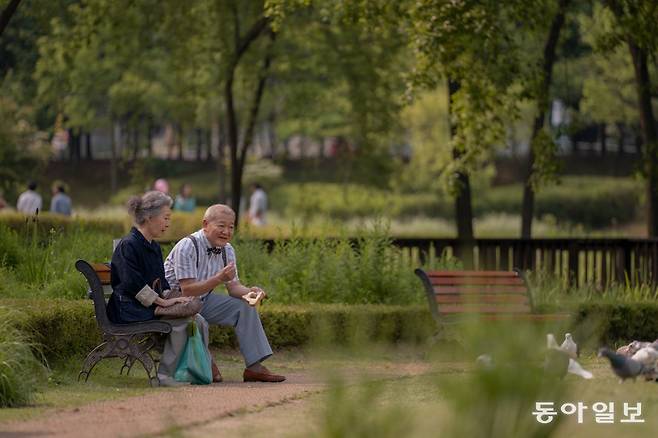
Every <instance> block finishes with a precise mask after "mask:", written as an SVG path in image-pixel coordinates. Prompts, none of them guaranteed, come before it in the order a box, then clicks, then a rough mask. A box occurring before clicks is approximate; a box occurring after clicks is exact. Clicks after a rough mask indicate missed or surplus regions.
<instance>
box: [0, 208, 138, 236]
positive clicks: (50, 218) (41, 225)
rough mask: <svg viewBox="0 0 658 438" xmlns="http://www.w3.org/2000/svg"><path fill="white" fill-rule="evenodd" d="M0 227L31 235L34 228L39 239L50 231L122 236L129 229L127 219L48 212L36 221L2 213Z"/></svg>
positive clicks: (23, 216) (33, 218)
mask: <svg viewBox="0 0 658 438" xmlns="http://www.w3.org/2000/svg"><path fill="white" fill-rule="evenodd" d="M0 225H6V226H7V227H8V228H10V229H13V230H14V231H16V232H18V233H19V234H25V233H32V232H33V229H34V227H35V226H36V227H37V231H38V235H39V236H40V237H41V238H43V237H44V236H48V235H49V234H50V230H52V229H54V230H55V231H58V232H70V231H89V232H101V233H103V234H110V235H113V236H123V235H124V234H125V232H126V230H127V229H129V228H130V223H129V221H128V219H126V220H120V219H114V218H112V219H105V218H84V217H74V218H69V217H66V216H62V215H58V214H51V213H48V212H46V213H39V216H37V217H36V220H35V216H29V217H28V216H25V215H24V214H21V213H3V214H0Z"/></svg>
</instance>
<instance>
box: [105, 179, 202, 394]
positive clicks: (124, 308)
mask: <svg viewBox="0 0 658 438" xmlns="http://www.w3.org/2000/svg"><path fill="white" fill-rule="evenodd" d="M171 205H172V199H171V198H170V197H169V196H167V195H166V194H164V193H162V192H158V191H151V192H147V193H145V194H144V195H143V196H141V197H139V196H134V197H132V198H131V199H130V200H129V201H128V212H129V213H130V215H131V216H132V218H133V222H134V226H133V227H132V228H131V230H130V233H129V234H128V235H127V236H125V237H124V238H123V239H121V241H120V242H119V244H118V245H117V247H116V248H115V250H114V254H112V265H111V270H112V272H111V278H112V295H111V296H110V300H109V302H108V306H107V316H108V318H109V319H110V321H112V322H114V323H117V324H121V323H132V322H139V321H148V320H151V319H155V308H156V306H164V307H168V306H172V305H174V304H176V303H180V302H185V301H187V300H189V299H190V298H189V297H178V298H171V299H165V298H162V297H161V296H160V295H158V292H156V291H154V290H153V288H152V287H151V286H152V285H153V284H154V283H157V282H159V283H160V284H161V285H162V288H163V289H165V290H166V289H169V284H168V283H167V279H166V278H165V274H164V268H163V263H162V250H161V249H160V245H159V244H158V243H157V242H156V241H155V240H154V239H155V238H157V237H160V236H162V235H163V234H164V232H165V231H166V230H167V228H169V220H170V216H171ZM163 295H164V296H166V294H163ZM194 318H195V320H196V322H197V326H198V327H199V329H200V331H201V335H202V337H203V340H204V343H205V345H206V348H208V324H207V323H206V321H205V319H203V317H202V316H201V315H198V314H197V315H195V317H194ZM168 322H169V323H171V326H172V331H171V334H170V335H169V336H168V337H167V340H166V342H165V347H164V352H163V353H162V357H161V358H160V365H159V367H158V379H159V380H160V385H162V386H178V385H184V384H186V383H183V382H177V381H176V380H174V378H173V375H174V373H175V371H176V365H177V364H178V360H179V358H180V355H181V353H182V352H183V349H184V348H185V343H186V342H187V325H188V323H189V322H190V319H189V318H185V319H171V320H168Z"/></svg>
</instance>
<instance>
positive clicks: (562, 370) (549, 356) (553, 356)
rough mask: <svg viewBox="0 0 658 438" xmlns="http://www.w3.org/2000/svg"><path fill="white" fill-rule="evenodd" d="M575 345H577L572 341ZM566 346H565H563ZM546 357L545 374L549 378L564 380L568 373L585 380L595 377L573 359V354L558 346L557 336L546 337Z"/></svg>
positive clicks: (569, 337)
mask: <svg viewBox="0 0 658 438" xmlns="http://www.w3.org/2000/svg"><path fill="white" fill-rule="evenodd" d="M567 336H568V339H569V340H571V335H570V334H568V333H567ZM565 341H566V339H565ZM571 342H572V343H573V345H576V343H575V342H573V340H571ZM562 345H564V344H562ZM546 348H547V351H546V357H545V359H544V373H546V374H547V375H549V376H552V377H557V378H559V379H562V378H564V376H566V375H567V373H571V374H575V375H577V376H580V377H582V378H584V379H591V378H593V377H594V376H593V375H592V373H590V372H589V371H586V370H585V369H583V367H582V366H581V365H580V364H579V363H578V362H576V361H575V360H574V359H572V358H571V354H570V352H569V351H567V350H566V349H565V348H563V347H560V346H558V344H557V341H556V340H555V336H553V334H552V333H549V334H547V335H546Z"/></svg>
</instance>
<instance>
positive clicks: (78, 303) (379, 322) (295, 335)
mask: <svg viewBox="0 0 658 438" xmlns="http://www.w3.org/2000/svg"><path fill="white" fill-rule="evenodd" d="M1 303H2V304H3V305H6V306H7V307H12V308H16V309H19V310H20V311H21V317H20V318H19V319H18V323H17V324H18V327H19V328H20V329H21V330H23V331H24V332H25V333H27V334H28V335H29V339H30V341H31V342H33V343H36V344H39V345H42V348H43V353H44V354H45V356H46V357H47V358H48V359H49V360H50V359H61V358H68V357H71V356H74V355H84V354H86V353H88V352H89V351H90V350H91V349H92V348H94V347H95V346H96V345H98V344H99V343H100V342H101V337H100V331H99V329H98V327H97V326H96V321H95V319H94V310H93V305H92V302H91V301H90V300H20V299H14V300H3V301H2V302H1ZM259 313H260V315H261V320H262V322H263V327H264V328H265V332H266V333H267V337H268V339H269V341H270V344H271V345H272V347H273V348H281V347H297V346H302V345H308V344H309V343H311V342H314V341H321V342H329V343H341V344H345V343H354V342H361V341H367V342H372V341H376V342H423V341H424V340H426V339H427V338H428V337H429V336H430V334H431V333H432V329H433V322H432V320H431V317H430V314H429V311H428V310H427V309H426V307H424V306H381V305H378V306H373V305H367V306H341V305H319V304H316V305H308V306H279V305H269V304H265V305H263V306H262V307H261V308H260V310H259ZM210 344H211V346H213V347H235V346H237V340H236V338H235V332H234V330H233V329H230V328H224V327H217V326H213V327H211V330H210Z"/></svg>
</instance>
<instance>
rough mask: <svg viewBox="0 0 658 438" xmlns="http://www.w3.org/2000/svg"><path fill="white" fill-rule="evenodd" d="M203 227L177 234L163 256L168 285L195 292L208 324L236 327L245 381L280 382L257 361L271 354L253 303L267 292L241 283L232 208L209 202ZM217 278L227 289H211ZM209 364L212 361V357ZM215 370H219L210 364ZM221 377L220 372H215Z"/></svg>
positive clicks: (282, 378) (186, 292)
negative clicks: (234, 239)
mask: <svg viewBox="0 0 658 438" xmlns="http://www.w3.org/2000/svg"><path fill="white" fill-rule="evenodd" d="M202 225H203V226H202V228H201V229H200V230H199V231H196V232H195V233H192V234H190V235H189V236H187V237H184V238H183V239H181V240H180V241H179V242H178V243H177V244H176V246H174V248H173V249H172V250H171V252H170V253H169V255H168V256H167V259H166V260H165V264H164V268H165V276H166V278H167V281H168V282H169V286H170V287H171V288H172V289H173V288H180V290H181V292H182V294H183V296H199V297H201V299H202V301H203V307H202V309H201V316H203V317H204V318H205V320H206V321H207V322H208V324H217V325H224V326H233V327H235V332H236V335H237V337H238V342H239V343H240V351H241V352H242V355H243V356H244V360H245V365H246V367H245V370H244V373H243V380H244V381H245V382H282V381H284V380H285V377H284V376H281V375H277V374H274V373H272V372H270V371H269V370H268V369H267V368H265V367H264V366H263V365H262V363H261V362H262V361H264V360H265V359H267V358H268V357H270V356H271V355H272V349H271V348H270V344H269V342H268V340H267V336H266V335H265V331H264V330H263V325H262V323H261V321H260V317H259V315H258V312H257V311H256V307H255V305H256V304H257V303H258V302H259V301H260V300H261V299H262V298H263V297H265V296H266V294H265V292H264V291H263V290H262V289H260V288H258V287H246V286H243V285H242V284H241V283H240V279H239V277H238V269H237V260H236V256H235V250H234V249H233V246H232V245H231V244H230V243H229V242H230V240H231V238H232V237H233V230H234V226H235V212H234V211H233V210H232V209H231V208H230V207H228V206H226V205H223V204H216V205H212V206H210V207H209V208H208V210H206V213H205V214H204V216H203V222H202ZM220 284H224V285H226V289H227V290H228V295H224V294H217V293H214V289H215V288H216V287H217V286H219V285H220ZM213 365H214V362H213ZM213 371H214V372H213V374H215V371H216V372H217V374H219V370H213ZM220 379H221V377H220Z"/></svg>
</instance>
